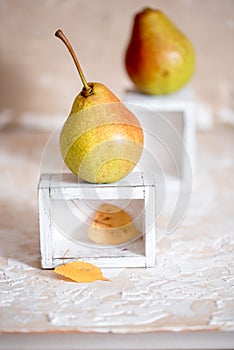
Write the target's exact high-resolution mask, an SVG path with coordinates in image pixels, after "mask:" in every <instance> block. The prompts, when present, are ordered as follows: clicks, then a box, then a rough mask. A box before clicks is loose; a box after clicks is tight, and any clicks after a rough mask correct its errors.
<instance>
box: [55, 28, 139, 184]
mask: <svg viewBox="0 0 234 350" xmlns="http://www.w3.org/2000/svg"><path fill="white" fill-rule="evenodd" d="M55 35H56V36H57V37H58V38H60V39H61V40H62V41H63V42H64V44H65V45H66V46H67V48H68V50H69V52H70V53H71V55H72V58H73V60H74V62H75V65H76V67H77V70H78V73H79V75H80V78H81V81H82V83H83V89H82V90H81V92H80V93H79V94H78V96H77V97H76V98H75V100H74V103H73V105H72V109H71V112H70V114H69V116H68V118H67V120H66V122H65V123H64V125H63V128H62V130H61V133H60V149H61V153H62V157H63V159H64V162H65V164H66V165H67V166H68V168H69V169H70V170H71V171H72V172H73V173H74V174H75V175H78V176H79V177H80V178H81V179H83V180H85V181H87V182H91V183H111V182H115V181H118V180H120V179H121V178H123V177H125V176H126V175H128V174H129V173H130V172H131V171H132V170H133V168H134V167H135V165H136V164H137V163H138V161H139V159H140V157H141V154H142V150H143V143H144V136H143V130H142V127H141V125H140V123H139V121H138V119H137V118H136V117H135V115H134V114H133V113H132V112H130V111H129V110H128V109H127V108H126V107H125V106H124V104H123V103H122V102H121V101H120V100H119V99H118V98H117V97H116V96H115V95H114V94H113V93H112V92H111V91H110V90H109V89H108V88H107V87H106V86H105V85H103V84H101V83H95V82H89V83H88V82H87V81H86V79H85V77H84V74H83V72H82V70H81V67H80V64H79V62H78V60H77V57H76V55H75V53H74V51H73V49H72V46H71V44H70V42H69V41H68V39H67V38H66V37H65V35H64V34H63V32H62V31H61V30H60V29H59V30H57V31H56V33H55Z"/></svg>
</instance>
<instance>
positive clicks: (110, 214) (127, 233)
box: [88, 203, 141, 245]
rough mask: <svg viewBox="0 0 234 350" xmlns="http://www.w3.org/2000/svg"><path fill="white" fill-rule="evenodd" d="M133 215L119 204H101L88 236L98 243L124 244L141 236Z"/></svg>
mask: <svg viewBox="0 0 234 350" xmlns="http://www.w3.org/2000/svg"><path fill="white" fill-rule="evenodd" d="M140 235H141V232H140V231H138V230H137V228H136V227H135V225H134V223H133V221H132V218H131V216H130V215H129V214H128V213H127V212H126V211H125V210H123V209H121V208H120V207H118V206H117V205H113V204H109V203H104V204H101V205H100V207H99V208H98V210H97V212H96V213H95V216H94V220H93V223H92V225H91V226H90V227H89V229H88V237H89V239H90V240H91V241H92V242H95V243H97V244H106V245H116V244H122V243H126V242H129V241H131V240H132V239H135V238H136V237H139V236H140Z"/></svg>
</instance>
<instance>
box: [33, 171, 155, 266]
mask: <svg viewBox="0 0 234 350" xmlns="http://www.w3.org/2000/svg"><path fill="white" fill-rule="evenodd" d="M38 199H39V222H40V246H41V266H42V268H44V269H50V268H54V267H55V266H57V265H60V264H62V263H64V262H68V261H73V260H84V261H87V262H91V263H94V264H96V265H98V266H100V267H151V266H154V265H155V249H156V247H155V222H156V213H155V201H156V194H155V183H154V177H153V175H151V176H146V174H143V173H132V174H130V175H129V176H127V177H125V178H124V179H122V180H121V181H119V182H116V183H112V184H99V185H96V184H90V183H86V182H84V181H82V180H78V178H77V177H76V176H74V175H73V174H71V173H60V174H59V173H58V174H42V175H41V178H40V181H39V186H38ZM103 202H105V203H106V202H109V203H111V204H116V205H118V206H119V207H121V208H124V210H126V211H127V212H128V213H129V214H130V215H131V217H132V218H133V220H134V224H135V226H136V227H137V228H138V229H139V230H140V231H141V232H142V235H141V236H139V238H137V239H136V240H133V241H130V242H127V243H124V244H121V245H118V246H102V245H97V244H93V243H92V242H91V241H89V240H88V237H87V227H88V221H89V219H90V215H91V214H92V213H94V212H95V210H96V208H97V207H98V206H99V205H100V204H101V203H103Z"/></svg>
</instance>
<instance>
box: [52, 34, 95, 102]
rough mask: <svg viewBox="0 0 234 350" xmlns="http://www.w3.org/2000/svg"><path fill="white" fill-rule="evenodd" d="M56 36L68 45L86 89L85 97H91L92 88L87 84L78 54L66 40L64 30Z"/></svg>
mask: <svg viewBox="0 0 234 350" xmlns="http://www.w3.org/2000/svg"><path fill="white" fill-rule="evenodd" d="M55 36H57V37H58V38H59V39H61V40H62V41H63V43H64V44H65V45H66V47H67V48H68V51H69V52H70V54H71V56H72V58H73V61H74V63H75V65H76V68H77V70H78V73H79V76H80V79H81V81H82V83H83V85H84V88H83V94H84V96H88V95H91V94H92V91H93V89H92V87H91V86H89V84H88V83H87V80H86V79H85V76H84V73H83V71H82V69H81V66H80V64H79V61H78V59H77V57H76V54H75V52H74V50H73V48H72V46H71V44H70V42H69V40H68V39H67V38H66V36H65V35H64V34H63V32H62V30H61V29H58V30H57V31H56V33H55Z"/></svg>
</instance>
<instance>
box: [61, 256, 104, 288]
mask: <svg viewBox="0 0 234 350" xmlns="http://www.w3.org/2000/svg"><path fill="white" fill-rule="evenodd" d="M54 272H55V273H57V274H59V275H62V276H64V277H67V278H70V279H71V280H73V281H75V282H80V283H89V282H94V281H97V280H101V281H109V280H108V279H107V278H105V277H104V276H103V274H102V271H101V270H100V269H99V267H97V266H95V265H93V264H90V263H87V262H84V261H73V262H70V263H67V264H63V265H60V266H57V267H56V268H55V269H54Z"/></svg>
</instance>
